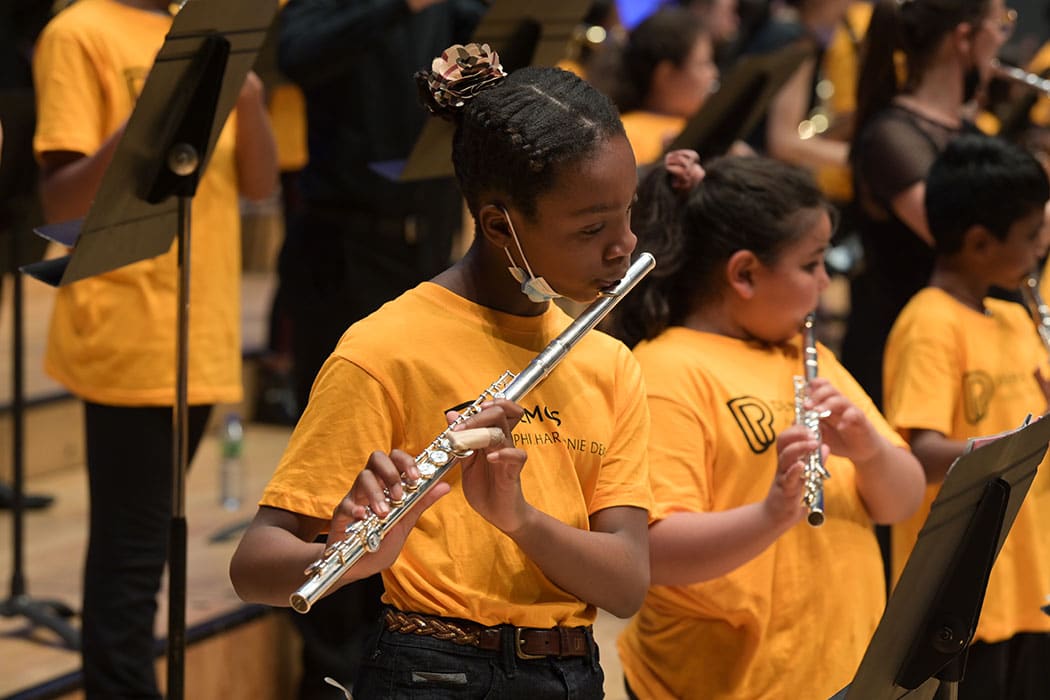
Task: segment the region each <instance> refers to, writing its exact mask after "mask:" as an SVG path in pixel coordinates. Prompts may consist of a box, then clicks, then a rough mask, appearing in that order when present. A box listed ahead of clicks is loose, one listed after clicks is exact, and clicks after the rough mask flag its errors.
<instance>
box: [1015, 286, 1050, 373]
mask: <svg viewBox="0 0 1050 700" xmlns="http://www.w3.org/2000/svg"><path fill="white" fill-rule="evenodd" d="M1021 296H1022V297H1023V298H1024V305H1025V306H1027V307H1028V313H1029V314H1031V316H1032V321H1034V322H1035V329H1036V330H1037V331H1039V338H1040V339H1041V340H1042V341H1043V347H1045V348H1046V351H1047V353H1048V354H1050V306H1047V305H1046V302H1044V301H1043V295H1042V294H1040V293H1039V276H1038V275H1037V274H1035V273H1032V274H1030V275H1028V277H1025V280H1024V282H1023V283H1022V284H1021Z"/></svg>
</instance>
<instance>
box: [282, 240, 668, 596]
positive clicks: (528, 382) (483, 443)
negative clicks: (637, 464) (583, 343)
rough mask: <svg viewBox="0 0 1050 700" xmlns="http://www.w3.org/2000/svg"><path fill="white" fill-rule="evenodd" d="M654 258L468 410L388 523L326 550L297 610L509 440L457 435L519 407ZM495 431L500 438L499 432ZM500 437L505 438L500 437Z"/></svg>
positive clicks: (372, 521) (374, 521) (646, 258)
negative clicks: (467, 462) (492, 409)
mask: <svg viewBox="0 0 1050 700" xmlns="http://www.w3.org/2000/svg"><path fill="white" fill-rule="evenodd" d="M655 264H656V261H655V259H654V258H653V256H652V255H650V254H649V253H640V254H639V256H638V259H637V260H635V262H634V263H633V264H632V265H631V267H630V268H629V269H628V270H627V274H625V275H624V277H623V279H621V280H620V282H619V283H618V284H617V285H616V286H615V287H613V288H612V289H611V290H608V291H605V292H602V293H601V297H600V298H599V299H597V300H596V301H595V302H594V303H592V304H591V305H590V306H588V307H587V308H586V309H585V310H584V311H583V313H581V314H580V315H579V316H578V317H577V318H576V319H575V320H574V321H573V322H572V323H571V324H570V325H569V326H568V327H567V328H566V329H565V330H564V331H562V332H561V334H559V335H558V337H557V338H555V339H554V340H552V341H551V342H550V344H549V345H547V347H546V348H544V349H543V350H542V351H541V352H540V354H539V355H537V356H536V357H535V358H533V360H532V361H531V362H530V363H529V364H528V365H527V366H526V367H525V369H523V370H522V371H521V372H519V373H518V374H514V373H513V372H509V371H508V372H504V373H503V374H502V375H501V376H500V377H499V378H497V379H496V381H494V382H493V383H492V384H491V385H490V386H489V387H488V388H487V389H485V391H483V392H482V393H481V395H480V396H479V397H478V398H477V400H476V401H474V403H472V404H471V405H470V406H468V407H467V408H466V409H464V410H463V412H461V413H460V414H459V416H458V417H457V418H456V419H455V420H454V421H453V422H452V424H451V425H449V426H448V427H447V428H446V429H445V430H444V431H443V432H442V433H441V434H440V435H438V436H437V437H436V438H434V440H433V441H432V442H431V443H430V444H429V445H428V446H427V448H426V449H425V450H423V452H421V453H420V454H419V456H417V457H416V467H417V468H418V469H419V479H417V480H415V481H413V482H407V483H406V482H404V481H402V483H401V488H402V490H403V491H404V496H403V497H402V498H401V499H400V500H398V501H394V500H392V499H390V498H389V496H388V498H387V502H388V503H389V504H390V506H391V507H390V512H389V513H388V514H387V516H386V517H385V518H380V517H379V516H378V515H376V514H375V513H373V512H372V511H371V510H369V512H368V515H367V516H366V517H365V518H364V519H362V520H358V521H356V522H354V523H351V524H350V525H348V526H347V528H346V537H345V538H344V539H343V540H340V541H339V542H335V543H333V544H331V545H329V546H328V548H327V549H325V551H324V553H323V554H322V555H321V558H320V559H318V560H317V561H315V562H314V563H313V564H311V565H310V566H308V567H307V568H306V571H305V572H304V573H305V575H306V577H307V579H306V581H305V582H304V583H303V584H302V585H301V586H299V588H298V589H296V591H295V592H294V593H292V595H291V597H290V598H289V602H290V603H291V606H292V608H294V609H295V610H296V611H297V612H300V613H305V612H308V611H309V610H310V608H311V607H312V606H313V604H314V603H315V602H316V601H317V599H318V598H320V597H321V596H323V595H324V594H325V592H326V591H328V589H329V588H331V587H332V586H333V585H334V584H335V583H336V581H338V580H339V579H340V578H342V577H343V575H344V574H345V573H346V572H347V571H348V570H350V568H351V567H352V566H354V564H356V563H357V562H358V560H360V559H361V557H363V556H364V555H365V554H366V553H369V552H375V551H377V550H378V549H379V546H380V544H381V543H382V541H383V537H384V535H385V534H386V533H387V532H388V531H389V530H390V528H392V527H393V526H394V525H395V524H396V523H397V522H398V521H399V520H400V519H401V517H402V516H404V514H405V513H406V512H408V510H409V509H411V508H412V506H414V505H415V504H416V502H418V501H419V500H420V499H421V498H422V497H423V495H424V494H426V493H427V491H429V490H430V489H431V488H432V487H433V486H434V485H435V484H437V483H438V482H439V481H440V480H441V478H442V477H443V476H444V475H445V473H446V472H448V470H449V469H451V468H452V467H453V466H454V465H455V464H456V462H457V461H458V460H460V459H463V458H465V457H469V456H470V455H472V454H473V451H474V450H475V449H479V448H483V447H487V446H489V445H493V444H499V442H500V441H501V440H502V439H503V434H502V432H501V431H499V430H498V429H488V428H480V429H476V430H461V431H457V430H455V429H456V428H457V427H458V426H460V425H461V424H462V423H464V422H465V421H466V420H468V419H469V418H471V417H472V416H474V415H475V414H477V413H479V412H480V411H481V404H482V403H483V402H485V401H488V400H490V399H495V398H506V399H508V400H510V401H517V400H519V399H520V398H521V397H523V396H524V395H525V394H527V393H529V392H530V391H531V390H532V389H533V388H534V387H535V386H536V385H537V384H539V383H540V382H541V381H543V380H544V379H545V378H546V377H547V375H548V374H550V373H551V370H553V369H554V367H555V366H556V365H557V364H558V363H559V362H561V360H562V359H563V358H564V357H565V355H566V354H567V353H568V352H569V351H570V350H571V349H572V348H573V347H574V346H575V345H576V344H577V343H578V342H579V341H580V339H582V338H583V336H584V335H586V334H587V332H588V331H591V330H592V329H594V327H595V326H597V325H598V324H599V323H600V322H601V321H602V319H603V318H605V316H606V315H608V313H609V312H610V311H612V309H613V307H614V306H616V304H618V303H619V302H620V300H621V299H623V297H624V296H625V295H626V294H627V293H628V292H630V291H631V290H632V289H633V288H634V287H635V285H637V284H638V282H639V281H640V280H641V279H642V278H643V277H645V275H647V274H648V273H649V271H650V270H652V269H653V267H654V266H655ZM493 431H494V432H493ZM495 433H499V434H498V435H496V434H495Z"/></svg>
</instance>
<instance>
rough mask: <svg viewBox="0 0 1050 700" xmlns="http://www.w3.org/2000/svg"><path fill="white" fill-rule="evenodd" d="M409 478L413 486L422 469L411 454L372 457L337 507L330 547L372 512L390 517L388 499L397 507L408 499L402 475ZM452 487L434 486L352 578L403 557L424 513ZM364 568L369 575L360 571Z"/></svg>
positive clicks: (363, 559) (376, 453)
mask: <svg viewBox="0 0 1050 700" xmlns="http://www.w3.org/2000/svg"><path fill="white" fill-rule="evenodd" d="M402 474H404V475H405V481H407V482H409V483H411V482H413V481H415V480H417V479H419V469H418V468H417V467H416V461H415V459H414V458H413V457H412V456H411V455H409V454H408V453H407V452H402V451H401V450H394V451H393V452H391V453H390V454H386V453H384V452H373V453H372V454H371V455H370V456H369V457H368V463H367V464H366V465H365V468H364V470H362V472H361V473H360V474H359V475H358V477H357V479H356V480H355V481H354V484H353V486H351V487H350V491H349V493H347V494H346V496H345V497H344V498H343V500H342V501H340V502H339V504H338V505H337V506H336V507H335V511H334V512H333V513H332V522H331V525H330V527H329V530H328V543H327V544H328V545H331V544H333V543H335V542H339V541H340V540H342V539H344V538H345V537H346V527H347V526H348V525H350V524H351V523H353V522H355V521H357V520H364V519H365V518H367V517H368V515H369V510H371V511H372V512H373V513H375V514H376V515H377V516H379V517H380V518H383V517H386V516H387V515H389V514H390V510H391V503H388V502H387V497H388V496H387V495H388V494H389V499H390V501H391V502H392V503H397V502H398V501H401V500H402V499H403V498H404V497H405V495H406V494H405V490H404V488H403V487H402V486H401V475H402ZM449 490H450V487H449V485H448V484H446V483H444V482H439V483H437V484H434V486H432V487H431V488H430V489H429V490H428V491H427V492H426V493H425V494H424V495H423V496H422V497H421V498H420V499H419V501H418V502H417V503H416V505H414V506H413V507H412V509H411V510H409V511H408V512H407V513H405V515H404V516H403V517H402V518H401V519H400V520H399V521H398V522H397V524H396V525H394V526H393V527H392V528H390V529H389V530H387V531H386V533H385V534H384V535H383V543H382V545H381V546H380V547H379V551H378V552H375V553H373V554H368V555H365V556H364V557H363V558H362V559H361V561H360V562H358V564H357V565H356V566H354V568H353V569H351V570H350V571H353V572H354V574H353V576H352V578H354V579H358V578H363V576H367V575H370V574H372V573H376V572H379V571H382V570H383V569H386V568H387V567H389V566H390V565H391V564H393V563H394V560H395V559H397V557H398V555H399V554H400V553H401V548H402V547H404V545H405V540H406V539H407V538H408V535H409V533H410V532H412V528H413V527H415V525H416V521H417V520H419V516H420V515H422V514H423V511H424V510H426V509H427V508H429V507H430V506H432V505H433V504H434V503H435V502H436V501H437V500H438V499H439V498H441V497H442V496H444V495H445V494H446V493H448V492H449ZM362 566H364V567H366V568H367V569H368V571H367V572H362V571H361V570H360V569H361V567H362Z"/></svg>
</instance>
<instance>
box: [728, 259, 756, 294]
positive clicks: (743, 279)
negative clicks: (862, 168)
mask: <svg viewBox="0 0 1050 700" xmlns="http://www.w3.org/2000/svg"><path fill="white" fill-rule="evenodd" d="M761 264H762V263H761V262H760V261H759V259H758V258H757V257H755V254H754V253H752V252H751V251H750V250H738V251H737V252H735V253H733V254H732V255H731V256H729V260H728V261H727V262H726V268H725V270H726V282H727V283H728V284H729V288H730V289H732V290H733V291H734V292H736V294H737V296H738V297H740V298H741V299H744V300H747V299H750V298H751V297H753V296H754V295H755V277H756V273H757V272H758V268H759V266H760V265H761Z"/></svg>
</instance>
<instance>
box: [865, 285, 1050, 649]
mask: <svg viewBox="0 0 1050 700" xmlns="http://www.w3.org/2000/svg"><path fill="white" fill-rule="evenodd" d="M984 301H985V306H986V308H987V310H988V313H986V314H982V313H979V312H977V311H975V310H973V309H970V308H969V307H967V306H965V305H963V304H961V303H959V302H958V301H956V300H955V299H954V298H952V297H951V296H950V295H949V294H947V293H946V292H944V291H943V290H940V289H936V288H933V287H927V288H926V289H923V290H921V291H920V292H919V293H918V294H916V295H915V296H914V297H912V299H911V301H909V302H908V304H907V305H906V306H905V307H904V309H903V310H902V311H901V314H900V316H899V317H898V318H897V321H896V323H894V325H893V330H892V331H891V333H890V337H889V340H888V341H887V344H886V356H885V383H884V386H885V391H886V415H887V417H888V418H889V420H890V422H891V423H892V424H893V425H895V426H897V427H898V429H900V430H901V432H902V434H905V435H907V434H908V432H910V431H911V430H914V429H923V430H936V431H937V432H940V433H942V434H944V435H945V436H947V437H949V438H952V439H953V440H965V439H968V438H971V437H978V436H982V435H994V434H996V433H1000V432H1003V431H1005V430H1011V429H1014V428H1017V427H1019V426H1020V425H1021V423H1022V421H1023V420H1024V418H1025V416H1027V415H1028V414H1029V413H1033V414H1036V415H1040V414H1042V413H1043V412H1044V411H1045V409H1046V399H1045V398H1044V397H1043V394H1042V391H1041V390H1040V388H1039V386H1038V384H1037V383H1036V381H1035V379H1034V378H1033V376H1032V373H1033V372H1034V371H1035V369H1036V368H1037V367H1043V365H1044V364H1045V361H1046V352H1045V351H1044V350H1043V348H1042V346H1041V344H1040V342H1039V338H1038V335H1037V334H1036V331H1035V328H1034V327H1033V325H1032V321H1031V320H1030V319H1029V318H1028V315H1027V314H1026V313H1025V311H1024V309H1023V308H1021V306H1020V305H1018V304H1014V303H1012V302H1006V301H999V300H996V299H985V300H984ZM1044 371H1045V368H1044ZM1048 481H1050V474H1048V473H1047V468H1046V462H1045V461H1044V463H1043V465H1042V467H1041V468H1040V471H1039V474H1038V475H1037V476H1036V480H1035V483H1033V484H1032V487H1031V489H1030V491H1029V493H1028V496H1027V497H1026V498H1025V501H1024V504H1023V505H1022V506H1021V509H1020V511H1018V514H1017V518H1016V520H1014V524H1013V527H1012V528H1011V530H1010V534H1009V535H1008V536H1007V539H1006V542H1005V543H1004V544H1003V548H1002V550H1001V551H1000V552H999V557H998V558H997V559H996V562H995V566H994V568H993V569H992V575H991V579H990V581H989V583H988V591H987V593H986V594H985V598H984V607H983V608H982V610H981V619H980V622H979V623H978V625H977V635H976V639H979V640H982V641H985V642H998V641H1002V640H1004V639H1009V638H1010V637H1012V636H1013V635H1014V634H1016V633H1017V632H1045V631H1050V617H1048V616H1047V615H1045V614H1043V613H1042V612H1041V611H1040V609H1039V608H1040V606H1041V605H1044V604H1045V603H1046V602H1047V594H1048V593H1050V548H1048V546H1047V545H1050V536H1048V533H1050V508H1048V504H1047V502H1046V501H1045V498H1046V495H1045V494H1046V491H1047V489H1046V484H1047V483H1048ZM939 490H940V484H931V485H930V486H928V487H927V489H926V498H925V500H924V502H923V506H922V507H921V508H920V509H919V511H918V512H917V513H916V514H915V515H913V516H912V517H911V518H909V519H908V520H907V521H905V522H903V523H899V524H897V525H894V526H893V570H894V578H895V579H896V578H897V577H899V576H900V572H901V571H902V570H903V569H904V564H905V562H906V561H907V558H908V555H909V554H910V553H911V550H912V549H913V548H914V546H915V540H916V538H917V537H918V533H919V530H920V529H921V527H922V524H923V523H924V522H925V521H926V517H927V516H928V515H929V512H930V505H931V504H932V503H933V499H934V497H936V495H937V493H938V491H939Z"/></svg>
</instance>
